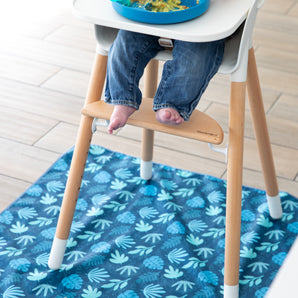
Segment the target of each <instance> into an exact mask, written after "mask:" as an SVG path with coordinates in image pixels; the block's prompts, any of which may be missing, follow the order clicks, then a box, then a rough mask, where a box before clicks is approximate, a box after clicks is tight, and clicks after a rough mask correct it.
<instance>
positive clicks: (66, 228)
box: [48, 54, 107, 270]
mask: <svg viewBox="0 0 298 298" xmlns="http://www.w3.org/2000/svg"><path fill="white" fill-rule="evenodd" d="M106 64H107V56H102V55H99V54H97V55H96V58H95V61H94V66H93V71H92V74H91V80H90V84H89V88H88V92H87V97H86V100H85V105H86V104H89V103H91V102H94V101H97V100H99V99H100V97H101V94H102V89H103V86H104V82H105V76H106ZM92 121H93V118H91V117H87V116H82V117H81V122H80V127H79V131H78V135H77V140H76V144H75V148H74V153H73V157H72V162H71V166H70V171H69V176H68V180H67V184H66V188H65V192H64V197H63V201H62V205H61V211H60V215H59V219H58V223H57V229H56V234H55V238H54V241H53V244H52V249H51V253H50V257H49V262H48V265H49V267H50V268H51V269H54V270H57V269H59V268H60V266H61V264H62V261H63V257H64V253H65V249H66V244H67V239H68V236H69V232H70V227H71V224H72V220H73V216H74V212H75V207H76V202H77V199H78V196H79V192H80V186H81V182H82V178H83V173H84V169H85V164H86V160H87V156H88V152H89V148H90V143H91V139H92V130H91V128H92Z"/></svg>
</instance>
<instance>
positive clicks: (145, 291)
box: [0, 145, 298, 298]
mask: <svg viewBox="0 0 298 298" xmlns="http://www.w3.org/2000/svg"><path fill="white" fill-rule="evenodd" d="M72 154H73V149H71V150H69V151H68V152H66V153H65V154H64V155H62V156H61V158H60V159H59V160H58V161H57V162H56V163H54V164H53V166H52V167H51V168H50V169H49V170H48V171H47V172H46V173H45V174H44V175H43V176H42V177H41V178H40V179H39V180H38V181H36V183H35V184H34V185H32V186H31V187H30V188H29V189H28V190H27V191H25V192H24V194H23V195H22V196H21V197H20V198H18V199H17V200H16V201H15V202H14V203H13V204H12V205H11V206H10V207H9V208H7V209H6V210H4V211H3V212H2V213H1V214H0V231H1V234H0V235H1V236H0V276H1V279H0V293H1V294H2V296H3V297H5V298H19V297H37V298H39V297H46V298H64V297H67V298H76V297H83V298H98V297H115V298H159V297H164V298H192V297H194V298H220V297H222V285H223V268H224V248H225V208H226V195H225V194H226V181H223V180H219V179H217V178H214V177H210V176H207V175H201V174H196V173H193V172H190V171H186V170H179V169H174V168H171V167H169V166H164V165H159V164H153V176H152V179H151V180H149V181H145V180H143V179H141V178H140V176H139V168H140V159H138V158H135V157H130V156H126V155H123V154H120V153H116V152H112V151H110V150H108V149H105V148H103V147H99V146H96V145H91V147H90V150H89V155H88V159H87V163H86V168H85V172H84V177H83V181H82V184H81V190H80V194H79V197H78V200H77V206H76V210H75V214H74V220H73V222H72V225H71V231H70V236H69V239H68V241H67V247H66V252H65V256H64V259H63V264H62V266H61V268H60V269H59V270H57V271H53V270H49V268H48V260H49V253H50V249H51V245H52V240H53V237H54V235H55V231H56V224H57V219H58V215H59V212H60V206H61V200H62V198H63V193H64V188H65V185H66V180H67V177H68V174H69V172H68V169H69V165H70V161H71V158H72ZM280 195H281V198H282V206H283V209H284V213H283V217H282V220H280V221H276V220H272V219H271V218H270V215H269V209H268V204H267V202H266V193H265V192H264V191H262V190H257V189H252V188H247V187H243V192H242V206H243V207H242V214H241V221H242V226H241V250H240V269H241V270H240V296H241V297H244V298H246V297H247V298H250V297H257V298H264V297H265V295H266V292H267V291H268V288H269V286H270V283H271V282H272V280H273V278H274V276H275V275H276V273H277V272H278V269H279V267H280V266H281V265H282V264H283V262H284V260H285V258H286V256H287V253H288V251H289V249H290V248H291V245H292V244H293V243H294V241H295V239H296V238H297V235H298V220H297V218H298V215H297V212H298V203H297V199H296V198H294V197H293V196H291V195H289V194H287V193H285V192H281V193H280Z"/></svg>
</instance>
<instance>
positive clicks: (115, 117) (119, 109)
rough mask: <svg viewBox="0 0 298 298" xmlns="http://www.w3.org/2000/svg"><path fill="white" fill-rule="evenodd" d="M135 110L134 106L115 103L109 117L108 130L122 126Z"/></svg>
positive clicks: (111, 131) (110, 131)
mask: <svg viewBox="0 0 298 298" xmlns="http://www.w3.org/2000/svg"><path fill="white" fill-rule="evenodd" d="M135 111H136V108H133V107H129V106H123V105H116V106H115V107H114V110H113V113H112V115H111V118H110V124H109V126H108V132H109V133H110V134H112V133H113V131H114V130H116V129H118V128H120V127H123V126H124V125H125V124H126V122H127V119H128V117H129V116H130V115H131V114H133V113H134V112H135Z"/></svg>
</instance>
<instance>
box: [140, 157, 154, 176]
mask: <svg viewBox="0 0 298 298" xmlns="http://www.w3.org/2000/svg"><path fill="white" fill-rule="evenodd" d="M152 164H153V163H152V161H144V160H141V173H140V175H141V178H142V179H144V180H150V179H151V177H152Z"/></svg>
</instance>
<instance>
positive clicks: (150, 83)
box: [140, 60, 158, 180]
mask: <svg viewBox="0 0 298 298" xmlns="http://www.w3.org/2000/svg"><path fill="white" fill-rule="evenodd" d="M157 77H158V60H151V61H150V62H149V64H148V65H147V67H146V69H145V77H144V85H145V86H144V87H145V88H144V92H143V95H144V98H153V97H154V95H155V92H156V88H157ZM145 100H146V99H145ZM153 144H154V131H153V130H150V129H145V128H143V133H142V156H141V171H140V175H141V178H142V179H145V180H149V179H151V177H152V159H153Z"/></svg>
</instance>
